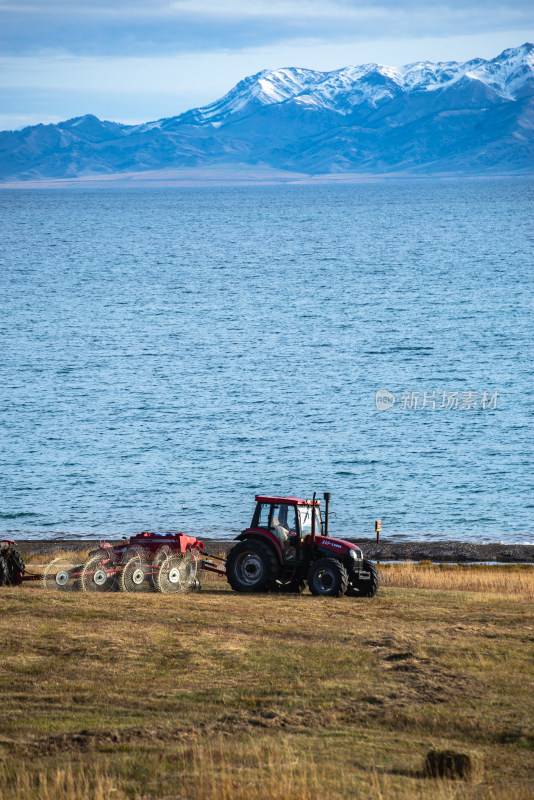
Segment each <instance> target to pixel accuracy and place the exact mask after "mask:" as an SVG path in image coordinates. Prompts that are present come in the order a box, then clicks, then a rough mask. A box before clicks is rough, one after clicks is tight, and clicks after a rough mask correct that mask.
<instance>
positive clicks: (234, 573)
mask: <svg viewBox="0 0 534 800" xmlns="http://www.w3.org/2000/svg"><path fill="white" fill-rule="evenodd" d="M279 571H280V570H279V565H278V561H277V559H276V556H275V554H274V551H273V550H272V549H271V548H270V547H269V545H267V544H263V542H257V541H254V540H249V541H244V542H240V543H239V544H237V545H236V546H235V547H234V548H233V549H232V550H230V552H229V553H228V558H227V559H226V577H227V580H228V583H229V584H230V586H231V587H232V589H233V590H234V591H235V592H267V591H269V590H270V589H271V588H272V587H273V586H274V584H275V582H276V579H277V577H278V573H279Z"/></svg>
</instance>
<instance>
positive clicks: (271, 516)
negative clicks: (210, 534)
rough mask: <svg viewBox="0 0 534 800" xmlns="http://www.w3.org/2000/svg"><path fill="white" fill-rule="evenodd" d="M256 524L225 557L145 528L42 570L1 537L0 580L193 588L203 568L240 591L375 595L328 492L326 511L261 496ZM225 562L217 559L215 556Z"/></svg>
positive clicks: (100, 587) (66, 587)
mask: <svg viewBox="0 0 534 800" xmlns="http://www.w3.org/2000/svg"><path fill="white" fill-rule="evenodd" d="M255 499H256V507H255V510H254V514H253V517H252V521H251V524H250V527H248V528H246V529H245V530H244V531H242V533H240V534H239V536H238V537H237V539H238V543H237V544H236V545H235V546H234V547H233V548H232V549H231V550H230V552H229V553H228V556H227V558H226V562H225V561H224V559H222V558H219V557H218V556H214V555H206V554H205V553H204V544H203V543H202V542H201V541H199V540H198V539H196V538H195V537H194V536H187V535H186V534H185V533H176V534H156V533H147V532H144V533H141V534H138V535H136V536H132V537H130V539H128V540H124V541H123V542H122V543H121V544H119V545H112V544H109V543H106V542H104V543H102V544H101V546H100V547H99V548H98V549H97V550H93V551H92V552H91V553H90V554H89V556H88V558H87V559H86V560H85V561H84V562H83V563H82V564H78V565H77V564H73V563H72V562H70V561H66V560H65V559H63V558H61V557H59V558H56V559H54V560H53V561H52V562H51V563H50V564H48V566H47V567H46V569H45V570H44V573H43V574H30V573H28V572H27V571H26V568H25V565H24V562H23V560H22V558H21V556H20V554H19V553H18V552H17V551H16V550H14V549H13V546H12V545H13V542H12V541H11V540H3V541H0V585H5V584H15V585H17V584H21V583H23V582H25V581H36V580H41V581H42V583H43V585H44V586H45V587H46V588H54V589H58V590H60V591H74V590H78V591H84V592H91V591H94V592H109V591H124V592H141V591H157V592H162V593H171V592H190V591H196V590H199V589H200V588H201V584H200V580H199V577H200V574H201V572H202V571H207V572H214V573H216V574H219V575H226V578H227V580H228V583H229V584H230V586H231V587H232V589H234V590H235V591H236V592H247V593H251V592H293V593H300V592H302V591H303V590H304V589H305V587H306V586H308V587H309V589H310V592H311V593H312V594H314V595H322V596H330V597H341V596H342V595H348V596H352V597H373V596H374V595H375V594H376V592H377V591H378V587H379V583H380V579H379V575H378V571H377V569H376V567H375V565H374V564H372V563H371V562H370V561H367V560H365V559H364V558H363V554H362V551H361V550H360V548H359V547H358V546H357V545H356V544H352V543H351V542H347V541H344V540H343V539H334V538H332V537H330V536H329V534H328V522H329V503H330V493H329V492H325V495H324V499H325V510H324V515H323V513H322V509H321V503H320V501H319V500H316V499H315V494H314V495H313V499H312V500H303V499H301V498H298V497H278V496H270V495H257V496H256V498H255ZM217 562H219V563H217Z"/></svg>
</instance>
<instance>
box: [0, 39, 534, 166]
mask: <svg viewBox="0 0 534 800" xmlns="http://www.w3.org/2000/svg"><path fill="white" fill-rule="evenodd" d="M533 97H534V46H533V45H532V44H524V45H522V46H521V47H518V48H513V49H508V50H505V51H504V52H502V53H501V54H500V55H499V56H497V57H496V58H494V59H492V60H484V59H481V58H476V59H473V60H471V61H467V62H465V63H458V62H455V61H451V62H439V63H431V62H427V61H425V62H417V63H413V64H407V65H405V66H403V67H398V68H395V67H388V66H384V65H380V64H365V65H361V66H350V67H344V68H343V69H339V70H334V71H331V72H318V71H314V70H308V69H301V68H294V67H286V68H282V69H276V70H271V71H263V72H259V73H257V74H256V75H252V76H249V77H247V78H245V79H244V80H242V81H240V82H239V83H238V84H237V85H236V86H235V87H234V88H233V89H232V90H231V91H229V92H228V93H227V94H226V95H224V97H222V98H220V99H219V100H217V101H215V102H214V103H211V104H210V105H207V106H204V107H202V108H197V109H193V110H191V111H188V112H186V113H184V114H180V115H178V116H175V117H169V118H165V119H161V120H157V121H154V122H149V123H144V124H141V125H135V126H128V125H121V124H118V123H112V122H101V121H100V120H98V119H97V118H96V117H94V116H92V115H87V116H85V117H79V118H76V119H74V120H68V121H67V122H63V123H60V124H58V125H37V126H33V127H30V128H25V129H24V130H22V131H15V132H4V133H1V134H0V176H1V177H3V178H4V180H5V179H6V178H15V177H17V178H19V179H20V178H22V179H24V178H26V179H30V178H35V177H45V176H46V177H61V176H75V175H87V174H93V173H94V174H98V173H102V172H105V173H120V172H124V171H129V172H131V171H142V170H148V169H150V170H157V169H166V168H169V167H174V168H176V167H206V166H210V165H220V164H225V165H228V164H229V165H232V164H240V165H243V164H248V165H261V166H263V167H274V168H276V169H282V170H292V171H300V172H304V173H328V172H342V171H348V172H355V173H357V172H364V173H383V172H399V171H400V172H403V173H417V174H435V173H454V174H472V173H489V174H491V173H510V172H511V173H519V174H525V173H530V172H532V171H533V165H534V141H533V139H534V103H533Z"/></svg>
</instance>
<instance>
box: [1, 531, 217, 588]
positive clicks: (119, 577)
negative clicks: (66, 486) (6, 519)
mask: <svg viewBox="0 0 534 800" xmlns="http://www.w3.org/2000/svg"><path fill="white" fill-rule="evenodd" d="M0 544H4V549H3V550H2V551H1V552H2V556H0V559H1V558H3V561H4V564H6V568H5V569H4V570H3V572H2V571H0V578H2V576H3V577H4V580H2V581H1V582H0V585H1V584H2V583H3V584H11V585H20V584H22V583H24V582H27V581H41V583H42V585H43V587H44V588H45V589H54V590H56V591H61V592H73V591H79V592H116V591H120V592H151V591H152V592H160V593H162V594H174V593H184V592H194V591H199V590H200V589H201V587H202V585H201V582H200V574H201V572H202V571H203V570H206V571H208V572H215V573H217V574H219V575H224V574H225V570H224V566H223V564H221V566H218V565H217V564H216V563H215V562H214V561H213V560H212V559H216V560H218V561H221V562H223V559H218V558H217V557H216V556H209V557H207V556H206V555H205V554H204V544H203V542H201V541H200V540H199V539H196V538H195V537H194V536H187V535H186V534H183V533H176V534H169V535H162V534H156V533H148V532H143V533H140V534H138V535H137V536H132V537H130V539H128V540H125V541H124V542H123V543H121V544H119V545H112V544H109V543H108V542H101V544H100V547H99V548H98V549H97V550H93V551H92V552H91V553H89V556H88V557H87V558H86V559H85V561H84V562H83V563H82V564H75V563H72V562H71V561H67V560H66V559H65V558H63V557H62V556H59V557H58V558H55V559H54V560H53V561H51V562H50V564H48V565H47V566H46V568H45V570H44V572H43V573H42V574H32V573H29V572H27V571H26V568H25V566H24V562H23V560H22V558H21V557H20V554H19V553H17V551H16V550H13V548H12V547H11V545H13V544H14V543H13V542H12V541H11V540H9V541H8V540H5V542H3V543H1V542H0ZM8 564H9V565H10V566H11V569H10V570H8V568H7V565H8ZM1 567H2V564H1V563H0V569H1Z"/></svg>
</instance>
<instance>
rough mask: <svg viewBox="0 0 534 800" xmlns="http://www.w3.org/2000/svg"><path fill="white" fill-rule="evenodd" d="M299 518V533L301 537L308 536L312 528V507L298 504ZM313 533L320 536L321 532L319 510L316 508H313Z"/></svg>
mask: <svg viewBox="0 0 534 800" xmlns="http://www.w3.org/2000/svg"><path fill="white" fill-rule="evenodd" d="M298 510H299V520H300V535H301V536H302V537H305V536H309V535H310V534H311V529H312V507H311V506H299V507H298ZM315 533H316V534H317V536H321V535H322V533H323V525H322V521H321V512H320V510H319V509H318V508H316V509H315Z"/></svg>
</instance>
